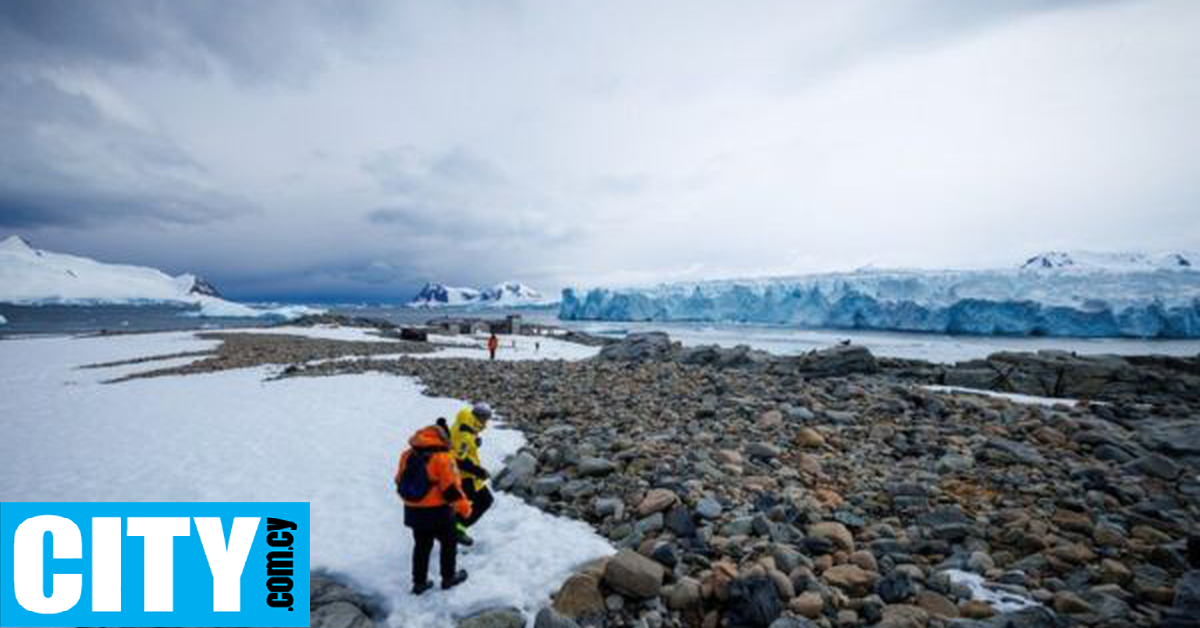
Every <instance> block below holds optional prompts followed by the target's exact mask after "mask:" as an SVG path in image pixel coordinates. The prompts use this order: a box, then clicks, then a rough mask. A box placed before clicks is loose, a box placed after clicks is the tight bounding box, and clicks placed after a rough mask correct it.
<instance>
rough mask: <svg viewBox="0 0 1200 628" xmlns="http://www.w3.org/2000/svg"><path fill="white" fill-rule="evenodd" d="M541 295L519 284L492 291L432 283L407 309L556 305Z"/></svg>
mask: <svg viewBox="0 0 1200 628" xmlns="http://www.w3.org/2000/svg"><path fill="white" fill-rule="evenodd" d="M553 303H554V302H553V300H549V299H547V298H546V297H545V296H543V295H542V293H540V292H538V291H537V290H534V289H533V288H530V287H529V286H527V285H525V284H523V283H519V282H516V281H506V282H504V283H498V284H496V285H494V286H492V287H490V288H478V289H477V288H454V287H451V286H447V285H444V284H440V283H433V282H429V283H426V284H425V287H423V288H421V291H420V292H418V293H417V296H415V297H413V298H412V300H410V301H409V302H408V304H407V305H408V307H423V308H433V307H529V306H538V305H553Z"/></svg>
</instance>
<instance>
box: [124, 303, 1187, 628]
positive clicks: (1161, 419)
mask: <svg viewBox="0 0 1200 628" xmlns="http://www.w3.org/2000/svg"><path fill="white" fill-rule="evenodd" d="M360 324H361V323H360ZM226 336H227V337H226V338H222V339H224V340H225V341H226V342H225V344H223V345H222V346H221V348H219V349H217V350H216V356H215V357H210V358H208V359H205V360H203V361H200V362H196V363H194V364H195V365H196V366H188V367H183V371H182V372H179V371H178V370H176V371H175V372H173V371H172V370H171V369H166V370H163V371H159V372H152V373H147V374H146V375H149V376H157V375H169V374H185V373H187V372H198V371H203V370H212V369H216V370H219V369H223V368H236V367H240V366H246V365H248V364H254V363H264V362H267V363H273V364H278V365H280V366H282V368H281V369H280V370H279V372H278V375H277V377H279V378H293V377H320V376H328V375H346V374H359V373H368V372H376V373H378V372H382V373H391V374H395V375H402V376H411V377H415V378H417V379H418V380H419V381H420V382H421V383H422V384H424V386H425V387H426V391H425V392H426V394H429V395H434V396H446V397H453V398H459V399H464V400H485V401H488V402H489V403H491V404H492V405H493V406H494V407H495V408H496V409H497V411H498V413H499V415H500V416H501V417H502V419H503V420H504V421H505V422H506V423H507V424H508V425H510V426H513V427H516V428H518V429H520V430H521V431H523V432H524V433H525V435H526V439H527V445H526V446H525V447H524V448H523V449H522V450H521V451H520V452H518V453H517V454H516V455H515V456H512V457H510V458H509V460H508V461H507V464H506V466H505V468H504V469H503V470H499V469H495V470H493V472H494V475H495V480H494V483H495V486H496V487H497V488H498V489H500V490H502V491H506V492H510V493H513V494H515V495H517V496H519V497H520V498H521V499H523V500H525V501H526V502H527V503H529V504H531V505H533V506H535V507H537V508H539V509H541V510H543V511H546V512H548V513H552V514H555V515H561V516H565V517H569V518H572V519H577V520H580V521H585V522H587V523H588V524H589V525H591V526H592V527H593V528H594V529H595V530H597V531H598V532H599V533H600V534H601V535H603V536H604V537H606V538H607V539H609V540H610V542H611V543H612V544H613V546H614V547H615V548H617V550H618V551H617V553H616V554H615V555H614V556H612V557H610V558H607V559H603V560H600V561H597V562H594V563H590V564H585V565H580V566H579V568H578V571H577V573H576V574H575V575H573V576H571V577H570V578H568V579H567V580H566V581H565V582H563V583H562V585H561V588H560V589H559V591H558V592H557V594H556V595H555V596H554V597H553V602H552V603H551V604H550V605H549V606H547V607H546V608H545V609H542V610H541V612H540V613H538V614H537V616H536V618H531V617H526V616H524V615H522V614H521V613H520V612H518V611H515V610H513V609H504V608H497V609H491V610H488V611H486V612H484V613H481V614H479V615H476V616H473V617H469V618H465V619H463V620H462V621H461V622H460V626H464V627H468V626H469V627H476V628H478V627H482V626H520V625H524V623H525V622H526V621H527V620H534V619H536V624H535V625H536V626H539V627H540V628H553V627H569V626H576V625H578V626H636V627H639V628H642V627H644V628H659V627H662V626H706V627H715V626H764V627H766V626H771V627H773V628H802V627H810V626H820V627H822V628H834V627H849V626H882V627H888V628H910V627H911V628H923V627H926V626H933V627H937V626H996V627H1000V626H1023V627H1024V626H1028V627H1037V626H1047V627H1050V626H1068V625H1086V626H1108V627H1116V626H1159V625H1161V626H1190V625H1196V618H1197V617H1200V525H1198V521H1200V402H1198V399H1197V391H1198V390H1200V360H1198V359H1194V358H1170V359H1168V358H1153V357H1144V358H1114V357H1079V356H1073V355H1070V354H1062V353H1055V352H1042V353H1038V354H999V355H995V356H992V357H990V358H989V359H987V360H979V361H973V362H968V363H960V364H957V365H949V366H947V365H935V364H930V363H923V362H917V361H911V360H895V359H877V358H875V357H874V356H872V355H871V354H870V352H868V351H866V350H865V349H862V348H860V347H855V346H839V347H833V348H830V349H827V350H823V351H818V352H813V353H810V354H806V355H802V356H797V357H786V358H784V357H777V356H772V355H770V354H765V353H761V352H756V351H752V350H748V349H745V348H734V349H722V348H718V347H693V348H683V347H681V346H679V345H678V344H676V343H673V342H671V340H670V339H669V338H668V337H667V336H666V335H665V334H640V335H632V336H630V337H628V338H627V339H625V340H623V341H619V342H613V343H609V344H607V345H606V346H605V347H604V348H603V349H602V350H601V351H600V354H599V355H598V356H597V357H595V358H592V359H588V360H583V361H577V362H566V361H559V360H538V361H526V362H508V363H500V362H487V361H481V360H470V359H444V358H437V357H436V356H425V357H422V358H421V359H414V358H412V357H407V356H404V355H399V356H397V355H385V356H379V355H374V354H377V353H388V354H394V353H400V351H397V347H396V345H389V346H388V347H386V348H380V347H377V346H374V345H373V344H372V343H370V342H350V341H341V342H333V341H314V340H312V339H304V338H299V337H296V336H287V335H275V336H271V335H269V334H263V335H256V334H227V335H226ZM230 337H236V339H235V340H234V339H232V338H230ZM231 340H232V342H231ZM408 344H411V345H412V346H406V347H405V348H404V349H403V352H422V351H427V350H428V349H427V348H425V347H421V344H422V343H420V342H412V343H406V345H408ZM430 358H432V359H430ZM135 377H136V375H135ZM939 387H941V388H939ZM963 388H978V389H987V390H991V391H998V392H1000V393H1005V394H1008V393H1020V394H1024V395H1038V396H1039V397H1038V398H1037V401H1038V403H1029V402H1028V401H1029V399H1023V398H1020V397H1016V399H1020V400H1021V401H1023V402H1018V401H1014V400H1013V399H1010V398H1006V397H1004V396H985V395H983V394H975V393H969V392H968V393H963V392H953V391H955V390H961V389H963ZM1045 397H1060V398H1061V399H1058V400H1054V399H1045ZM485 442H486V439H485ZM485 447H486V445H485ZM494 567H495V568H500V569H502V568H503V566H494ZM367 586H368V587H369V583H368V584H367ZM318 599H323V598H320V597H319V596H314V605H316V604H317V601H316V600H318ZM342 610H345V611H346V613H344V614H341V615H339V614H336V613H334V614H331V612H330V611H327V610H326V611H321V613H320V617H321V618H322V619H321V620H320V621H318V622H317V623H315V624H314V625H323V626H332V625H339V626H342V625H346V626H349V625H354V626H356V627H357V626H359V624H358V623H357V622H370V621H371V620H370V619H369V615H370V613H369V612H368V610H369V609H368V610H363V612H359V613H357V614H356V613H351V612H350V610H349V609H347V608H343V609H342ZM329 617H336V618H337V619H335V620H330V619H328V618H329ZM316 618H318V614H317V607H316V606H314V620H315V619H316ZM363 625H365V624H363Z"/></svg>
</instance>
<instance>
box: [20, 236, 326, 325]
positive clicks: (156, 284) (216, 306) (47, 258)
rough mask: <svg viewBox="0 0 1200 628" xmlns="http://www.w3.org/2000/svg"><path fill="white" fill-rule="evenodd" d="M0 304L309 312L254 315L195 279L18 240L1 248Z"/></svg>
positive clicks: (231, 313) (241, 313)
mask: <svg viewBox="0 0 1200 628" xmlns="http://www.w3.org/2000/svg"><path fill="white" fill-rule="evenodd" d="M0 302H7V303H20V304H44V303H68V304H98V303H123V304H138V303H179V304H181V305H192V306H197V307H198V308H199V309H198V312H199V314H200V315H201V316H228V317H261V316H275V317H282V318H292V317H295V316H300V315H303V314H306V313H310V312H314V311H315V310H311V309H309V308H304V307H300V306H290V307H282V308H273V309H257V308H252V307H249V306H246V305H242V304H240V303H234V302H232V301H226V300H225V299H222V298H220V297H219V296H218V294H217V292H216V290H215V289H214V288H213V287H212V285H211V284H209V283H208V282H207V281H204V280H203V279H198V278H197V277H195V276H194V275H187V274H184V275H179V276H178V277H171V276H170V275H167V274H166V273H163V272H162V271H159V270H156V269H153V268H146V267H144V266H126V265H122V264H105V263H103V262H98V261H96V260H93V259H89V258H86V257H78V256H75V255H66V254H63V253H52V252H50V251H43V250H40V249H35V248H33V247H31V246H29V243H27V242H25V240H23V239H21V238H20V237H18V236H11V237H9V238H7V239H5V240H4V241H3V242H0Z"/></svg>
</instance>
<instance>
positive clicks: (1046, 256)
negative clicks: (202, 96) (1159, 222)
mask: <svg viewBox="0 0 1200 628" xmlns="http://www.w3.org/2000/svg"><path fill="white" fill-rule="evenodd" d="M1192 259H1193V257H1192V256H1191V255H1187V254H1184V253H1167V254H1163V255H1150V254H1147V253H1139V252H1132V253H1093V252H1090V251H1048V252H1046V253H1040V254H1038V255H1034V256H1033V257H1031V258H1029V259H1027V260H1025V263H1024V264H1021V269H1022V270H1041V271H1045V270H1067V269H1076V270H1089V271H1090V270H1108V271H1122V272H1128V271H1153V270H1193V269H1195V265H1194V263H1193V262H1192Z"/></svg>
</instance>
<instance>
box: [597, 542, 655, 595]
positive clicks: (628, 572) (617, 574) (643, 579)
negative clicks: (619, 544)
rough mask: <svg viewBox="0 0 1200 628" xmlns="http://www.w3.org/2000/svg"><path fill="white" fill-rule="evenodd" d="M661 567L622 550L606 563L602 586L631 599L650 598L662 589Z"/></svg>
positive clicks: (634, 553) (629, 551)
mask: <svg viewBox="0 0 1200 628" xmlns="http://www.w3.org/2000/svg"><path fill="white" fill-rule="evenodd" d="M662 581H663V567H662V565H660V564H658V563H656V562H654V561H653V560H650V559H649V558H646V557H645V556H642V555H641V554H639V553H637V552H635V551H633V550H631V549H623V550H621V551H619V552H617V555H616V556H613V557H612V559H611V560H609V561H608V566H607V567H606V568H605V570H604V584H606V585H608V586H609V587H611V588H612V589H613V590H614V591H617V592H618V593H621V594H622V595H626V596H628V597H633V598H642V599H644V598H651V597H654V596H656V595H658V594H659V591H660V590H661V589H662Z"/></svg>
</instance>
